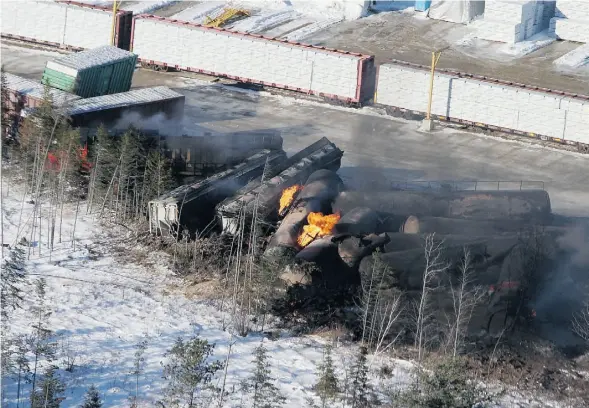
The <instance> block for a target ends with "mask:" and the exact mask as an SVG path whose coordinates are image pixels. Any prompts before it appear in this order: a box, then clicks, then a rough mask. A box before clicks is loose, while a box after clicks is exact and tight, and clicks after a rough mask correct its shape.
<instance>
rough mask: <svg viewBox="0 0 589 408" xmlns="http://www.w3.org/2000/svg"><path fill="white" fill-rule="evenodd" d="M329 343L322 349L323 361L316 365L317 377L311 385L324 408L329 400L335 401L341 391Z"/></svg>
mask: <svg viewBox="0 0 589 408" xmlns="http://www.w3.org/2000/svg"><path fill="white" fill-rule="evenodd" d="M331 349H332V347H331V345H330V344H328V345H327V346H325V350H324V351H323V361H322V362H321V364H320V365H319V366H318V367H317V376H318V377H319V379H318V380H317V383H316V384H315V386H314V387H313V389H314V391H315V393H317V395H318V396H319V399H320V400H321V407H322V408H325V407H326V406H327V404H328V403H329V402H333V401H335V399H336V398H337V397H338V395H339V393H340V392H341V390H340V387H339V381H338V378H337V376H336V375H335V370H334V368H333V358H332V357H331Z"/></svg>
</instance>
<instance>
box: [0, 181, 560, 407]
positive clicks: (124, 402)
mask: <svg viewBox="0 0 589 408" xmlns="http://www.w3.org/2000/svg"><path fill="white" fill-rule="evenodd" d="M27 200H28V198H27ZM27 200H25V201H24V204H23V196H22V192H21V191H19V189H18V187H15V186H14V184H7V183H6V182H5V183H4V197H3V211H2V217H3V222H4V240H5V242H8V243H10V245H11V246H14V243H15V242H16V241H17V239H18V237H22V236H27V237H29V233H28V232H27V229H28V228H29V227H30V222H31V220H30V215H31V212H32V209H33V205H32V204H29V203H27ZM76 210H77V211H76ZM42 211H44V212H45V211H48V208H46V209H45V210H42ZM76 212H77V213H78V217H77V221H75V220H76ZM44 215H45V214H44ZM19 223H20V224H22V225H23V226H22V227H21V232H20V233H19V232H18V231H17V227H18V225H19ZM74 225H75V230H74ZM46 232H47V229H46V228H45V226H44V227H43V228H42V234H41V238H40V242H41V245H40V246H37V245H35V246H33V247H32V248H31V254H30V260H29V261H27V262H26V283H25V284H23V285H22V289H23V292H24V293H25V294H26V296H25V301H24V302H23V304H22V308H21V309H17V310H16V311H15V312H13V315H12V318H11V320H10V322H9V325H8V326H9V330H8V331H7V332H5V333H3V334H4V336H5V338H7V337H10V336H16V335H32V334H33V333H34V328H33V325H34V324H36V322H37V315H36V313H34V312H33V310H34V308H35V307H38V306H39V304H40V303H39V299H38V297H37V296H36V295H35V290H34V287H35V282H36V281H37V280H38V279H40V278H43V279H45V281H46V284H47V289H46V293H47V294H46V296H45V299H44V304H45V305H46V310H47V311H49V312H51V314H50V316H49V317H48V318H46V319H44V324H45V325H46V327H47V328H48V329H50V330H51V331H52V332H53V337H52V341H54V342H55V343H57V354H56V358H55V359H54V361H53V364H56V365H57V366H58V367H59V371H58V373H59V376H60V377H61V378H62V379H63V380H64V382H65V385H66V392H65V398H66V399H65V401H64V402H63V403H62V406H63V407H74V406H78V405H79V404H80V403H81V402H82V400H83V394H84V393H85V391H86V390H87V388H88V387H89V386H90V385H92V384H94V385H95V386H97V387H98V389H99V390H100V393H101V395H102V398H103V399H104V402H105V404H104V406H105V407H128V406H129V398H130V397H131V396H133V395H134V392H135V377H134V375H133V374H132V371H133V362H134V353H135V352H136V350H137V349H136V345H137V344H139V343H140V342H146V344H147V347H146V350H145V357H146V359H145V366H144V369H143V371H142V373H141V374H140V376H139V386H138V389H139V405H138V406H139V407H153V406H155V404H156V402H157V401H158V400H159V399H160V398H161V395H162V390H163V388H164V386H165V382H164V380H163V379H162V363H164V362H165V361H166V358H165V356H164V354H165V353H166V351H167V350H168V349H170V348H171V347H172V345H173V343H174V341H175V340H176V339H177V338H178V337H182V338H185V339H186V338H189V337H190V336H192V335H199V336H201V337H202V338H204V339H207V340H208V341H209V342H211V343H214V344H215V345H216V347H215V353H214V356H213V359H218V360H221V361H225V359H226V358H227V354H228V352H229V350H230V354H229V365H228V371H227V384H226V387H225V389H226V390H227V392H228V395H227V396H226V401H225V402H224V403H223V405H222V406H223V407H238V406H243V405H242V404H243V402H244V401H245V402H246V406H248V405H247V401H248V399H247V397H246V399H245V400H243V399H242V398H243V396H242V394H241V392H240V391H239V385H240V382H241V381H242V380H243V379H245V378H246V377H248V376H249V375H250V374H251V372H252V367H253V363H252V358H253V357H252V356H253V351H254V349H255V348H256V347H257V346H258V345H260V344H261V343H263V344H264V346H265V347H266V349H267V350H268V355H269V361H270V362H271V370H272V375H273V376H274V378H275V379H276V385H277V386H278V388H279V389H280V391H281V393H282V394H283V395H284V396H286V398H287V399H286V404H285V407H293V408H294V407H301V406H305V405H306V399H307V398H309V397H311V396H313V395H314V394H313V392H312V389H311V388H312V386H313V384H314V383H315V382H316V368H317V366H316V364H318V363H319V362H320V361H321V359H322V352H323V347H324V345H325V344H326V342H327V340H326V338H324V337H320V336H301V337H294V336H291V335H290V334H289V333H286V332H280V336H279V338H278V339H276V340H269V339H268V338H265V337H264V336H262V335H261V334H259V333H258V334H255V333H254V334H251V335H248V336H247V337H239V336H232V334H231V331H230V329H228V328H227V326H230V325H229V321H230V317H229V316H228V314H227V313H226V312H225V313H224V312H222V311H221V310H220V307H219V306H220V305H219V304H218V302H217V301H215V300H214V299H212V298H211V296H210V292H209V293H208V294H207V293H205V292H207V291H200V294H199V291H198V290H192V293H191V295H190V296H188V295H187V294H186V291H185V290H184V289H185V287H186V286H187V284H186V283H185V282H183V281H182V280H180V279H178V278H177V277H175V276H174V275H173V274H172V273H171V272H170V270H169V269H168V267H167V265H168V262H169V259H168V257H167V256H165V255H163V254H161V253H156V252H149V251H148V250H147V249H145V248H141V247H139V246H137V245H136V244H134V243H133V237H130V236H125V231H124V230H123V229H122V228H120V227H116V226H112V225H110V226H108V225H107V226H104V225H100V224H99V222H97V220H96V214H86V205H85V203H84V202H82V203H81V204H80V206H79V207H78V206H77V205H76V204H70V205H66V206H65V208H64V213H63V225H62V226H61V232H60V234H59V235H61V242H60V243H58V244H57V245H56V246H55V247H54V249H53V251H50V250H49V248H48V247H47V245H46V244H45V243H46V242H47V233H46ZM35 235H37V234H35ZM59 235H58V236H59ZM72 237H73V238H74V239H73V240H72ZM35 241H39V238H38V237H35V238H33V242H35ZM74 242H75V249H74ZM35 244H37V242H35ZM21 248H23V249H24V250H25V252H26V251H28V247H26V248H25V247H23V246H21ZM193 289H194V288H193ZM230 345H231V346H230ZM355 351H356V347H355V346H353V345H346V344H342V343H338V344H336V347H335V349H334V353H333V354H334V360H335V364H336V368H337V370H338V373H339V375H340V377H341V376H343V373H344V367H350V366H351V364H352V362H353V359H354V353H355ZM28 357H29V360H30V361H31V367H32V359H33V356H32V354H30V355H28ZM68 361H69V362H73V370H71V371H66V370H65V369H64V368H65V367H66V366H67V364H68ZM369 361H371V363H370V364H371V369H372V381H373V385H374V386H375V387H376V388H377V389H382V387H384V386H389V385H393V386H395V387H398V386H403V385H406V384H407V383H408V381H409V380H410V378H411V377H410V376H411V374H410V372H411V368H412V367H413V364H412V363H411V362H408V361H403V360H395V359H391V358H388V357H383V356H379V357H378V358H373V357H371V358H370V360H369ZM48 364H49V362H47V361H40V366H39V369H38V371H39V372H42V371H43V367H46V366H47V365H48ZM383 365H386V366H388V367H389V368H391V369H392V376H391V377H390V378H389V379H386V380H383V379H381V378H380V377H378V376H377V374H376V373H377V372H378V371H379V369H380V367H381V366H383ZM221 377H222V376H221V375H219V376H218V377H216V379H215V380H214V382H215V383H216V384H217V385H220V382H221V381H222V379H221ZM30 388H31V385H30V384H25V385H24V391H23V392H22V394H21V401H28V400H27V398H28V394H29V392H30ZM15 396H16V379H15V378H12V377H11V378H7V377H5V378H3V379H2V406H3V407H15V406H16V400H15ZM537 398H538V399H536V398H534V397H530V396H529V395H522V394H521V393H520V392H516V391H514V392H511V393H508V394H507V395H505V396H504V398H503V401H502V404H501V406H502V407H558V406H559V405H558V404H557V403H549V402H547V401H546V400H542V399H541V397H537ZM21 406H22V403H21Z"/></svg>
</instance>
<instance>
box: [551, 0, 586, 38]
mask: <svg viewBox="0 0 589 408" xmlns="http://www.w3.org/2000/svg"><path fill="white" fill-rule="evenodd" d="M555 16H556V17H554V18H553V19H551V20H550V30H551V31H552V32H554V33H555V34H556V36H557V37H558V38H560V39H563V40H569V41H577V42H582V43H589V2H587V1H585V0H558V1H557V2H556V12H555Z"/></svg>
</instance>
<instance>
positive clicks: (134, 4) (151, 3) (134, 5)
mask: <svg viewBox="0 0 589 408" xmlns="http://www.w3.org/2000/svg"><path fill="white" fill-rule="evenodd" d="M172 3H176V0H148V1H128V2H125V3H123V4H122V5H121V9H123V10H127V11H132V12H133V14H142V13H153V12H154V11H156V10H159V9H161V8H163V7H165V6H168V5H169V4H172Z"/></svg>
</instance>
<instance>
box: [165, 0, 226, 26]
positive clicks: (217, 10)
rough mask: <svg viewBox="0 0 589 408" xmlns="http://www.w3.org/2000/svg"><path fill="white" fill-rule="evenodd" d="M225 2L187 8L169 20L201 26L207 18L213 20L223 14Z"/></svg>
mask: <svg viewBox="0 0 589 408" xmlns="http://www.w3.org/2000/svg"><path fill="white" fill-rule="evenodd" d="M224 7H225V2H223V1H205V2H202V3H199V4H197V5H195V6H192V7H188V8H187V9H184V10H182V11H181V12H179V13H176V14H174V15H172V16H171V17H170V18H172V19H175V20H181V21H189V22H192V23H197V24H202V23H204V22H205V20H206V19H207V17H211V18H215V17H217V16H219V15H220V14H221V13H222V12H223V8H224Z"/></svg>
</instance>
